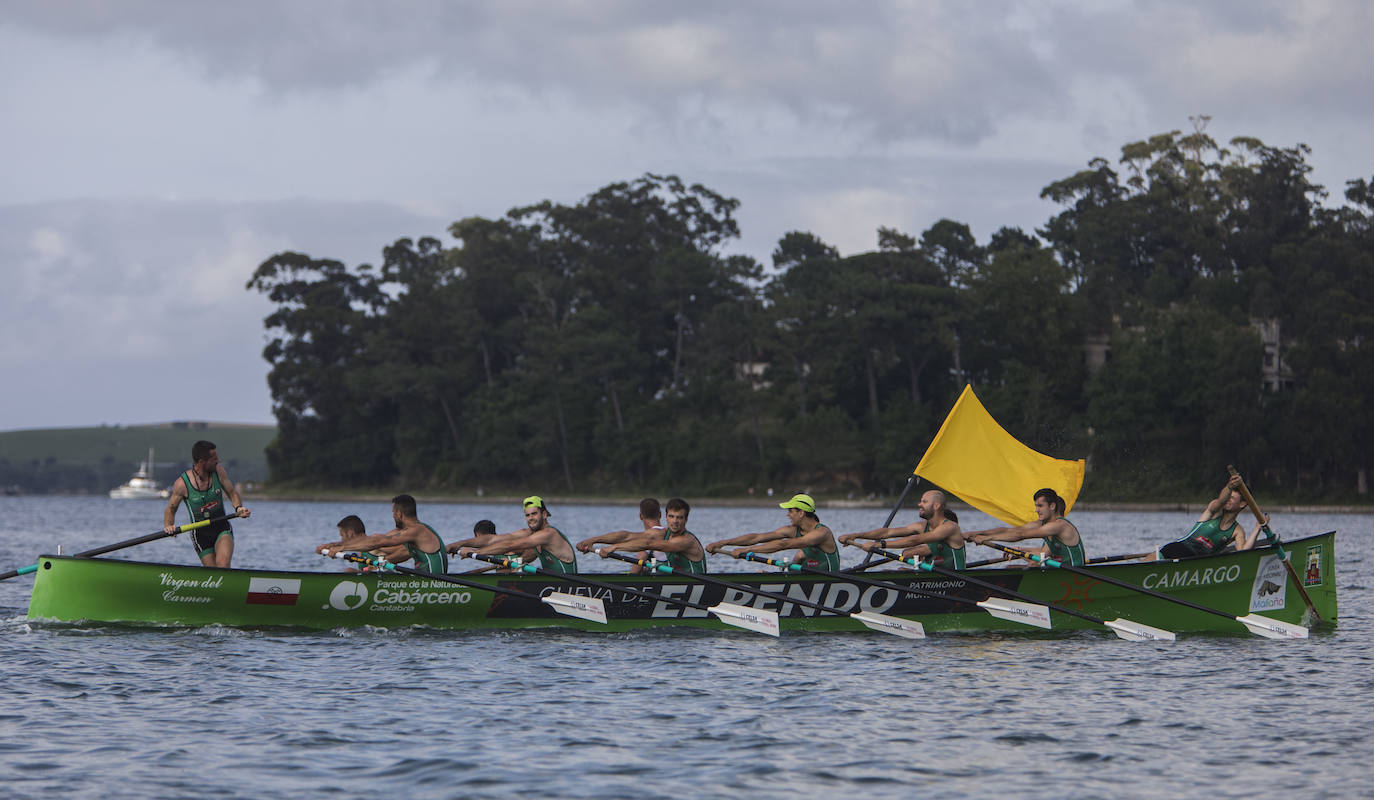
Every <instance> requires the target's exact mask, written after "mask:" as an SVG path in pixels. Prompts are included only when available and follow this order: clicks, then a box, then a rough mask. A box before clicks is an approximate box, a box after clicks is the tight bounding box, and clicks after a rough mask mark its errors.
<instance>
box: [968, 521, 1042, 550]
mask: <svg viewBox="0 0 1374 800" xmlns="http://www.w3.org/2000/svg"><path fill="white" fill-rule="evenodd" d="M1044 535H1045V532H1044V531H1043V530H1041V526H1040V521H1039V520H1036V521H1035V522H1028V523H1026V524H1025V525H1021V526H1019V527H1016V528H1007V527H1003V528H988V529H987V530H985V531H973V532H971V533H966V534H964V538H965V539H971V540H972V541H973V542H975V543H977V544H982V543H983V542H986V541H997V542H1019V541H1021V540H1022V539H1035V538H1038V537H1040V536H1044Z"/></svg>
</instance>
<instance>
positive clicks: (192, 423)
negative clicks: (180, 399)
mask: <svg viewBox="0 0 1374 800" xmlns="http://www.w3.org/2000/svg"><path fill="white" fill-rule="evenodd" d="M276 426H277V423H276V422H224V421H216V420H201V419H178V420H170V421H164V422H133V423H118V422H117V423H109V422H102V423H99V424H96V425H43V426H38V427H26V428H4V429H0V433H21V432H24V431H70V430H83V429H100V428H162V429H167V430H175V429H181V428H185V429H188V430H200V429H202V428H275V427H276Z"/></svg>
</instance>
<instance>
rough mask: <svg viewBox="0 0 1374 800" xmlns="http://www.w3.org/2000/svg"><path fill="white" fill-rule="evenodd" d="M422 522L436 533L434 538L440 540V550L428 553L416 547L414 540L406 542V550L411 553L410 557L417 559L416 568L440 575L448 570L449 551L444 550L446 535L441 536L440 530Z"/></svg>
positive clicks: (422, 523) (431, 531) (430, 530)
mask: <svg viewBox="0 0 1374 800" xmlns="http://www.w3.org/2000/svg"><path fill="white" fill-rule="evenodd" d="M420 524H421V525H424V526H425V527H426V528H429V532H430V533H432V534H434V538H436V539H438V540H439V552H437V553H426V552H425V551H423V550H421V549H420V548H418V547H416V546H415V543H414V542H406V552H407V553H410V557H411V558H413V559H414V560H415V569H422V570H424V571H425V572H434V573H437V574H440V575H442V574H444V573H446V572H448V553H447V552H445V551H444V537H442V536H440V535H439V532H438V531H436V530H434V529H433V528H430V526H429V525H428V524H427V523H424V522H421V523H420Z"/></svg>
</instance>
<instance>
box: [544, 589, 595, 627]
mask: <svg viewBox="0 0 1374 800" xmlns="http://www.w3.org/2000/svg"><path fill="white" fill-rule="evenodd" d="M540 599H542V600H543V601H544V602H545V603H548V604H549V605H550V606H552V607H553V610H554V611H557V612H558V613H560V614H567V615H568V616H570V617H577V618H578V619H585V620H591V621H592V622H600V623H601V624H602V625H605V624H606V606H605V605H603V604H602V603H601V599H600V598H598V597H579V596H578V595H575V594H567V593H566V592H549V593H548V594H546V595H544V596H543V597H542V598H540Z"/></svg>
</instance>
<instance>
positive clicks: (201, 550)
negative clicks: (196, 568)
mask: <svg viewBox="0 0 1374 800" xmlns="http://www.w3.org/2000/svg"><path fill="white" fill-rule="evenodd" d="M226 493H228V495H229V500H230V502H232V503H233V504H234V514H233V515H230V516H239V517H243V518H244V519H247V518H248V516H249V515H250V514H252V513H253V512H251V511H249V510H248V508H247V507H246V506H245V505H243V500H242V498H240V497H239V489H238V487H237V486H235V485H234V482H233V481H231V480H229V473H227V472H225V471H224V465H223V464H221V463H219V452H218V451H217V450H216V449H215V443H214V442H207V441H205V440H204V439H201V440H200V441H198V442H196V443H195V444H193V445H191V468H190V469H189V470H187V471H185V472H183V473H181V475H180V477H178V478H177V479H176V480H175V481H173V482H172V496H171V497H170V498H168V499H167V508H166V509H164V510H163V512H162V530H163V532H164V533H172V532H173V531H175V530H176V528H177V526H176V519H177V506H179V505H181V501H183V500H185V501H186V510H187V511H189V512H191V521H192V522H200V521H201V520H206V519H210V518H211V517H221V516H225V513H224V495H225V494H226ZM187 533H188V534H189V535H190V537H191V546H192V547H194V548H195V549H196V555H197V556H199V557H200V563H201V566H205V567H219V568H221V569H228V568H229V563H230V562H231V561H233V560H234V529H233V528H231V527H229V520H227V519H225V520H221V521H219V522H216V523H214V524H213V525H207V526H205V527H204V528H196V529H195V530H193V531H188V532H187Z"/></svg>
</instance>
